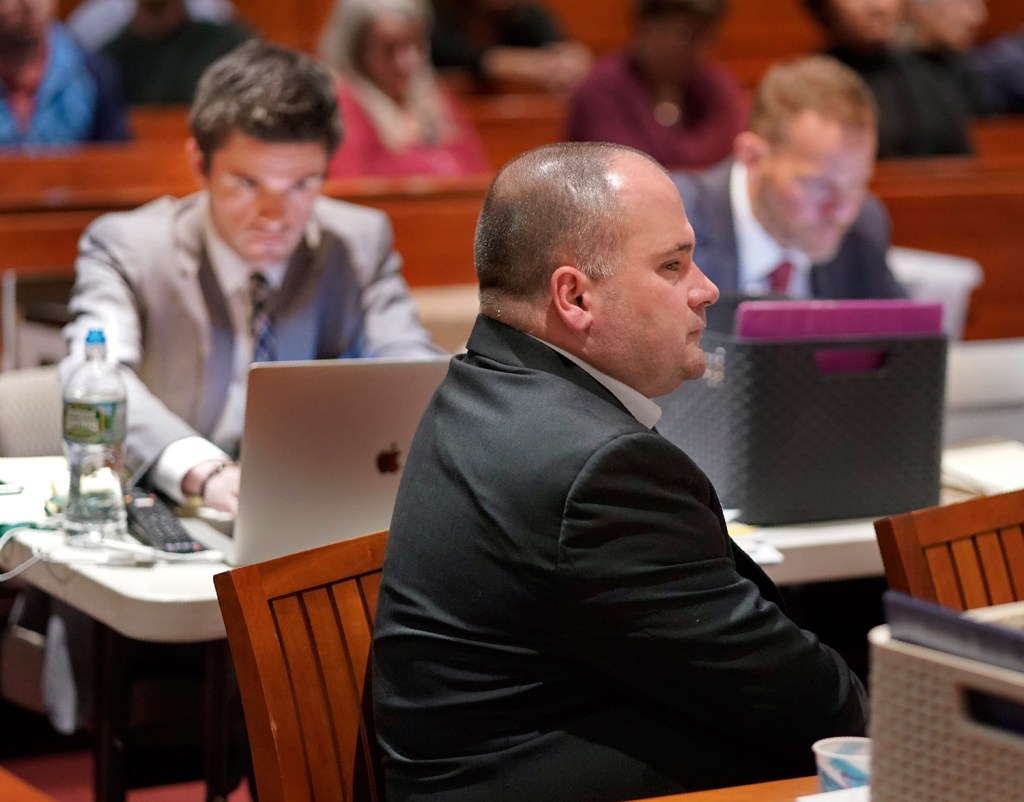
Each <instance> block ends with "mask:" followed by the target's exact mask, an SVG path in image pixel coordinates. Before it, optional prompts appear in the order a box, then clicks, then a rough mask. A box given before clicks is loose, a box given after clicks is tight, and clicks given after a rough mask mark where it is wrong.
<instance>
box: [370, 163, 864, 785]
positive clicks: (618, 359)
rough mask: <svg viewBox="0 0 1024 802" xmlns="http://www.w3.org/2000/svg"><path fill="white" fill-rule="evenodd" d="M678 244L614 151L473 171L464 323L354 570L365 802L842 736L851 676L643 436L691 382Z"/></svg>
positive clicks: (789, 760)
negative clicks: (391, 508) (369, 664)
mask: <svg viewBox="0 0 1024 802" xmlns="http://www.w3.org/2000/svg"><path fill="white" fill-rule="evenodd" d="M538 210H542V211H543V213H542V214H538ZM694 243H695V240H694V231H693V228H692V227H691V226H690V223H689V222H688V220H687V216H686V212H685V210H684V208H683V205H682V203H681V202H680V199H679V193H678V192H677V191H676V190H675V188H674V186H673V184H672V182H671V180H670V179H669V177H668V175H667V173H666V172H665V171H664V170H663V169H662V168H661V167H660V166H659V165H658V164H657V162H655V161H654V160H652V159H651V158H650V157H648V156H645V155H644V154H642V153H640V152H639V151H635V150H632V149H630V148H627V147H624V146H621V145H610V144H606V143H569V144H557V145H549V146H546V147H543V148H539V149H537V150H533V151H530V152H528V153H526V154H524V155H522V156H520V157H518V158H516V159H515V160H513V161H512V162H510V163H509V164H508V165H506V166H505V167H504V168H503V169H502V171H501V172H499V174H498V176H497V177H496V178H495V179H494V182H493V183H492V185H491V188H490V190H489V191H488V193H487V196H486V197H485V200H484V205H483V209H482V211H481V213H480V220H479V222H478V226H477V233H476V243H475V261H476V270H477V275H478V278H479V282H480V308H481V315H480V317H478V319H477V323H476V326H475V328H474V330H473V333H472V335H471V338H470V340H469V344H468V352H467V353H466V354H465V355H462V356H459V357H456V358H455V359H454V360H453V362H452V364H451V367H450V368H449V372H448V375H447V377H446V378H445V380H444V382H443V383H442V385H441V387H440V389H439V390H438V392H437V394H436V395H435V397H434V399H433V402H432V403H431V405H430V406H429V407H428V409H427V412H426V413H425V415H424V417H423V420H422V421H421V423H420V427H419V431H418V432H417V435H416V438H415V441H414V443H413V446H412V448H411V449H410V453H409V458H408V461H407V464H406V469H405V475H404V477H403V484H402V487H401V489H400V491H399V497H398V500H397V503H396V507H395V512H394V518H393V520H392V527H391V536H390V541H389V545H388V552H387V556H386V559H385V563H384V573H383V578H382V582H381V587H380V595H379V603H378V608H377V618H376V624H375V638H374V656H375V663H374V665H375V670H374V675H373V683H374V685H373V690H374V707H375V716H376V723H377V727H378V732H379V738H380V742H381V746H382V748H383V760H384V768H385V772H386V785H387V796H388V799H389V800H391V801H392V802H401V800H407V799H426V798H428V797H429V798H430V799H435V800H479V799H487V800H531V802H536V800H548V799H550V800H583V799H586V800H591V802H600V801H601V800H623V799H633V798H637V797H646V796H653V795H656V794H667V793H673V792H679V791H684V790H691V789H701V788H712V787H717V786H728V785H734V784H740V783H749V782H755V781H760V780H769V779H773V778H782V777H790V776H798V775H804V774H811V773H813V771H814V761H813V758H812V756H811V744H812V743H813V742H814V741H815V740H817V739H819V738H822V737H825V736H828V735H836V734H840V733H849V734H855V733H859V732H862V731H863V728H864V722H865V698H864V693H863V688H862V686H861V683H860V682H859V681H858V680H857V678H856V677H855V676H854V675H853V674H852V673H851V672H850V670H849V669H848V668H847V666H846V665H845V664H844V662H843V661H842V659H841V658H839V657H838V656H837V655H836V654H835V653H834V652H833V651H832V650H831V649H829V648H828V647H827V646H824V645H823V644H821V643H820V642H819V641H818V640H817V638H815V637H814V636H813V635H811V634H810V633H808V632H804V631H801V630H800V629H799V628H798V627H797V626H796V625H795V624H793V622H792V621H791V620H790V619H789V618H787V617H786V615H785V614H784V612H783V611H782V609H781V608H780V604H781V602H780V600H779V595H778V591H777V589H776V588H775V586H774V585H773V584H772V582H771V581H770V580H769V579H768V577H767V576H766V575H765V574H764V573H763V572H762V571H761V569H760V568H759V567H758V566H757V565H755V564H754V563H753V561H752V560H751V559H750V558H749V557H748V556H746V555H745V554H744V552H743V551H741V550H740V549H739V548H737V547H736V546H735V545H734V544H733V542H732V540H731V539H730V538H729V535H728V533H727V531H726V526H725V521H724V520H723V518H722V510H721V506H720V505H719V503H718V499H717V497H716V495H715V491H714V488H713V487H712V486H711V484H710V482H709V481H708V479H707V477H706V476H705V475H704V474H703V473H702V472H701V470H700V468H698V467H697V466H696V465H695V464H694V463H693V461H692V460H690V459H689V457H687V455H686V454H684V453H683V452H682V451H680V450H679V449H678V448H676V447H675V446H674V445H672V444H671V443H670V442H669V441H667V440H666V439H665V438H663V437H662V436H661V435H660V434H658V432H657V431H656V430H654V429H653V427H654V424H655V423H656V422H657V420H658V417H659V414H660V410H659V409H658V407H657V406H656V405H655V404H654V402H653V401H651V399H652V398H653V397H656V396H661V395H664V394H666V393H668V392H670V391H671V390H673V389H674V388H676V387H677V386H678V385H679V384H680V383H681V382H682V381H683V380H685V379H692V378H696V377H698V376H700V375H701V374H702V373H703V371H704V363H705V358H704V352H703V350H702V348H701V344H700V340H701V332H702V331H703V329H704V327H705V314H706V310H707V308H708V307H709V306H710V305H711V304H712V303H714V301H715V300H716V299H717V297H718V290H717V289H716V288H715V285H714V284H712V283H711V281H709V280H708V279H707V278H706V277H705V275H704V274H703V273H702V272H701V270H700V268H699V267H698V266H697V265H696V263H695V262H694V261H693V258H692V256H693V249H694ZM699 424H700V422H699V421H695V425H699Z"/></svg>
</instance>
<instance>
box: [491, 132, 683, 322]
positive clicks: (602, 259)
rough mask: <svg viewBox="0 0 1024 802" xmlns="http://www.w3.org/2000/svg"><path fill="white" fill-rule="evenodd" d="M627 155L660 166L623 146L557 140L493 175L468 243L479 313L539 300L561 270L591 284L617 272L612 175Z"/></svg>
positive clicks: (617, 229)
mask: <svg viewBox="0 0 1024 802" xmlns="http://www.w3.org/2000/svg"><path fill="white" fill-rule="evenodd" d="M626 153H635V154H637V155H639V156H642V157H643V158H645V159H647V160H648V161H650V162H652V163H653V164H656V165H658V163H657V162H656V161H654V159H652V158H651V157H650V156H648V155H647V154H645V153H641V152H640V151H638V150H634V149H633V148H630V147H626V146H624V145H613V144H609V143H606V142H561V143H557V144H553V145H544V146H542V147H539V148H535V149H533V150H529V151H527V152H526V153H524V154H522V155H520V156H517V157H516V158H515V159H513V160H512V161H510V162H509V163H508V164H506V165H505V166H504V167H503V168H502V169H501V170H500V171H499V172H498V174H497V175H496V176H495V178H494V180H493V181H492V182H491V186H490V188H489V189H488V190H487V194H486V195H485V196H484V202H483V206H482V208H481V210H480V217H479V219H478V221H477V227H476V236H475V237H474V241H473V261H474V264H475V266H476V272H477V279H478V280H479V282H480V306H481V309H482V310H483V311H485V312H486V311H488V310H492V309H494V308H496V307H497V306H498V305H499V304H500V303H501V302H502V301H503V300H513V301H531V300H535V299H537V298H540V297H542V296H543V293H544V292H545V290H546V289H547V282H548V280H549V279H550V277H551V273H552V271H553V270H554V269H555V268H556V267H557V266H558V265H559V264H571V265H573V266H575V267H576V268H577V269H579V270H580V271H581V272H582V273H584V274H586V275H588V276H590V277H591V278H595V279H600V278H605V277H607V276H610V275H612V274H613V273H614V272H615V271H616V270H617V269H618V267H619V256H620V252H621V247H622V243H621V228H620V226H618V225H616V224H615V219H616V215H617V212H618V211H619V209H620V200H619V192H618V187H617V185H616V183H615V182H614V181H613V179H612V178H611V176H610V172H611V168H612V166H613V165H614V164H615V162H616V161H617V160H618V159H619V158H620V157H621V156H622V155H624V154H626ZM658 169H664V168H662V167H661V165H658Z"/></svg>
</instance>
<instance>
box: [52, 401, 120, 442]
mask: <svg viewBox="0 0 1024 802" xmlns="http://www.w3.org/2000/svg"><path fill="white" fill-rule="evenodd" d="M124 413H125V405H124V402H123V401H99V402H95V403H89V402H84V401H65V402H64V438H65V439H66V440H71V441H73V442H75V443H87V444H100V443H102V444H108V443H120V442H121V441H122V440H124V429H125V423H124V417H125V415H124Z"/></svg>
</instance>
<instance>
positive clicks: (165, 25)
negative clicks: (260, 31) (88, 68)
mask: <svg viewBox="0 0 1024 802" xmlns="http://www.w3.org/2000/svg"><path fill="white" fill-rule="evenodd" d="M251 36H252V34H251V33H250V32H249V31H248V30H247V29H246V28H243V27H242V26H241V25H238V24H237V23H234V22H230V21H226V22H211V21H209V20H201V19H193V18H192V17H191V16H190V15H189V11H188V7H187V5H186V3H185V0H138V2H137V4H136V7H135V14H134V15H133V16H132V18H131V21H130V22H129V23H128V24H127V25H126V26H125V27H124V28H122V29H121V31H120V32H119V33H118V34H117V35H116V36H114V38H113V39H111V40H110V41H109V42H107V43H106V44H105V45H104V46H103V49H102V52H103V53H104V54H105V55H106V56H108V57H109V58H110V60H111V61H113V62H114V64H116V65H117V68H118V71H119V72H120V74H121V84H122V86H123V87H124V92H125V96H126V98H127V100H128V102H129V103H131V104H133V105H134V104H139V105H163V104H182V105H184V104H188V103H191V102H192V95H193V94H194V93H195V91H196V85H197V84H198V83H199V78H200V76H201V75H202V74H203V70H205V69H206V68H207V67H208V66H209V65H210V64H212V63H213V62H214V61H216V60H217V59H218V58H220V57H221V56H223V55H224V54H226V53H227V52H228V51H230V50H233V49H234V48H235V47H237V46H238V45H240V44H241V43H242V42H244V41H246V40H247V39H249V38H250V37H251Z"/></svg>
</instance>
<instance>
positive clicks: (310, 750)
mask: <svg viewBox="0 0 1024 802" xmlns="http://www.w3.org/2000/svg"><path fill="white" fill-rule="evenodd" d="M273 607H274V617H275V618H276V620H277V630H278V637H279V638H280V639H281V646H282V648H283V649H284V654H285V660H286V661H287V663H288V679H289V687H288V688H287V689H283V688H282V689H277V688H265V689H264V693H266V694H272V693H282V694H284V693H287V694H289V695H290V696H291V698H292V703H293V704H294V705H295V708H296V712H297V715H298V719H299V727H300V729H301V731H302V744H303V749H304V758H305V759H304V760H303V761H302V762H303V763H304V769H305V778H304V782H305V788H300V787H295V786H293V785H289V786H288V793H289V798H290V799H291V798H295V799H309V800H316V799H326V797H325V796H323V795H322V793H323V792H324V791H325V789H326V788H335V789H336V788H338V787H340V786H341V781H342V774H341V769H340V767H339V766H338V761H337V755H336V753H335V751H334V745H333V743H331V742H330V741H329V740H328V739H325V738H324V737H323V736H324V734H325V733H329V732H330V731H331V729H330V728H331V722H330V718H329V715H328V709H327V705H326V704H325V693H324V687H323V682H324V680H323V678H322V677H321V675H320V666H319V663H318V660H317V656H316V650H317V649H318V648H319V644H317V643H314V642H313V639H312V638H311V637H310V634H309V633H310V630H309V621H308V618H307V616H306V611H305V605H304V604H303V602H302V601H301V600H300V599H299V598H298V597H296V596H287V597H285V598H281V599H276V600H275V601H274V602H273ZM300 795H301V796H300Z"/></svg>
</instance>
